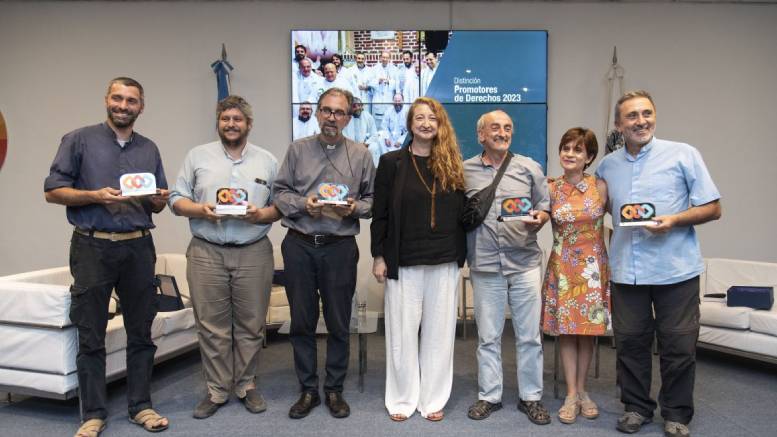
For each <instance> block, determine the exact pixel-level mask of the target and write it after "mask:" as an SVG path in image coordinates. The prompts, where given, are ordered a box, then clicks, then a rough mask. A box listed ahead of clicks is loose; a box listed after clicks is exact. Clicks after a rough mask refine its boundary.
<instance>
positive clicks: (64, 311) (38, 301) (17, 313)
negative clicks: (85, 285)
mask: <svg viewBox="0 0 777 437" xmlns="http://www.w3.org/2000/svg"><path fill="white" fill-rule="evenodd" d="M69 313H70V286H69V285H64V284H63V285H52V284H36V283H31V282H20V281H6V280H1V279H0V322H7V323H19V324H28V325H38V326H50V327H57V328H61V327H63V326H68V325H70V324H71V323H70V317H69V316H68V315H69Z"/></svg>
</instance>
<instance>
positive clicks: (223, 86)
mask: <svg viewBox="0 0 777 437" xmlns="http://www.w3.org/2000/svg"><path fill="white" fill-rule="evenodd" d="M210 68H212V69H213V72H214V73H216V86H217V87H218V93H219V96H218V100H217V101H219V102H220V101H222V100H223V99H224V98H226V97H227V96H228V95H229V94H230V86H229V73H230V72H231V71H232V70H233V67H232V64H230V63H229V61H227V48H226V46H225V45H224V44H221V59H219V60H218V61H216V62H214V63H212V64H210Z"/></svg>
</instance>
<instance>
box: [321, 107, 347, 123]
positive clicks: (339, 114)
mask: <svg viewBox="0 0 777 437" xmlns="http://www.w3.org/2000/svg"><path fill="white" fill-rule="evenodd" d="M318 112H320V113H321V115H323V116H324V118H329V117H330V116H332V115H334V116H335V120H342V119H344V118H345V117H346V116H347V115H348V113H347V112H345V111H343V110H342V109H337V110H333V109H332V108H329V107H327V106H324V107H323V108H319V109H318Z"/></svg>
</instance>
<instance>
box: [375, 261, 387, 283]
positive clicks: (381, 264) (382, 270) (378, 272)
mask: <svg viewBox="0 0 777 437" xmlns="http://www.w3.org/2000/svg"><path fill="white" fill-rule="evenodd" d="M387 271H388V268H387V267H386V260H384V259H383V257H382V256H376V257H375V259H373V261H372V274H373V275H374V276H375V279H377V280H378V282H380V283H381V284H382V283H384V282H386V272H387Z"/></svg>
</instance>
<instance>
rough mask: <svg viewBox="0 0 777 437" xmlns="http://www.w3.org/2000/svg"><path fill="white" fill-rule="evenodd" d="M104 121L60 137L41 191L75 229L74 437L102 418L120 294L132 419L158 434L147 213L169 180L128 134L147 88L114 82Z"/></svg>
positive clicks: (101, 425)
mask: <svg viewBox="0 0 777 437" xmlns="http://www.w3.org/2000/svg"><path fill="white" fill-rule="evenodd" d="M105 109H106V111H107V113H108V119H107V120H106V121H105V123H101V124H97V125H93V126H87V127H83V128H80V129H76V130H74V131H72V132H70V133H68V134H66V135H65V136H64V137H62V142H61V143H60V146H59V150H58V151H57V155H56V157H55V158H54V161H53V162H52V164H51V170H50V173H49V176H48V177H47V178H46V181H45V182H44V185H43V189H44V191H45V195H46V201H47V202H50V203H57V204H60V205H65V206H67V219H68V221H69V222H70V224H72V225H73V226H74V227H75V229H74V231H73V236H72V238H71V240H70V273H71V275H73V285H71V286H70V294H71V304H70V320H71V321H72V322H73V324H74V325H75V326H76V328H77V330H78V354H77V355H76V370H77V373H78V386H79V396H80V398H81V405H82V410H81V411H82V418H83V420H84V422H83V424H82V425H81V427H80V428H79V429H78V431H77V432H76V437H82V436H92V435H99V434H100V432H102V430H103V429H105V421H106V419H107V417H108V411H107V397H106V392H105V329H106V326H107V324H108V316H109V314H108V302H109V301H110V298H111V293H112V292H113V291H114V289H115V291H116V294H117V295H118V297H119V299H120V301H121V308H122V315H123V320H124V328H125V330H126V332H127V404H128V409H129V418H130V421H131V422H133V423H137V424H138V425H140V426H143V427H144V428H145V429H146V430H148V431H163V430H165V429H167V427H168V424H169V423H168V420H167V418H165V417H162V416H160V415H159V414H157V412H156V411H154V410H153V409H152V406H151V370H152V368H153V367H154V353H155V352H156V346H155V345H154V342H153V341H152V340H151V322H152V321H153V320H154V317H155V316H156V312H157V304H156V296H155V294H156V290H155V287H154V267H155V263H156V253H155V249H154V242H153V240H152V238H151V232H150V229H153V228H154V227H155V226H154V223H153V222H152V220H151V214H152V213H158V212H160V211H162V210H163V209H164V207H165V202H166V201H167V195H168V192H167V189H166V188H167V179H166V178H165V172H164V168H163V167H162V159H161V157H160V156H159V149H157V146H156V144H154V142H153V141H151V140H149V139H148V138H146V137H144V136H143V135H140V134H139V133H137V132H135V131H134V130H133V126H134V124H135V120H136V119H137V118H138V116H139V115H140V114H141V113H142V112H143V109H144V95H143V87H142V86H141V85H140V83H138V82H137V81H136V80H134V79H131V78H128V77H117V78H115V79H113V80H111V81H110V83H109V84H108V92H107V94H106V95H105ZM143 173H150V174H151V175H153V176H154V178H155V179H156V188H157V189H158V190H157V194H152V195H143V196H129V195H124V194H128V193H124V194H123V193H122V191H121V190H120V189H119V188H120V186H119V180H120V179H122V177H123V176H125V175H126V174H136V175H135V176H133V179H134V180H144V181H146V182H148V181H150V177H149V176H145V175H142V174H143Z"/></svg>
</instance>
